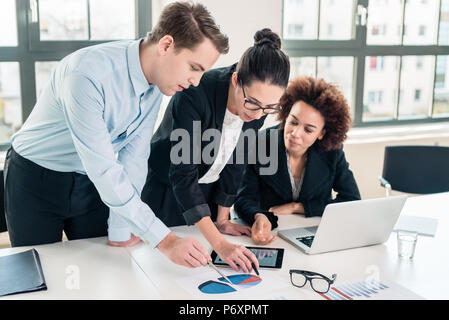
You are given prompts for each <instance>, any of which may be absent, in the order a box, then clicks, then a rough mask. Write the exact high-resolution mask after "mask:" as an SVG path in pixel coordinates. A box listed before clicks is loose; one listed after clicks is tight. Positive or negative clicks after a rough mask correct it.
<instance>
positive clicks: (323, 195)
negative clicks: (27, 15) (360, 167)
mask: <svg viewBox="0 0 449 320" xmlns="http://www.w3.org/2000/svg"><path fill="white" fill-rule="evenodd" d="M280 105H281V107H282V111H281V112H280V113H279V116H278V120H280V124H279V125H277V126H275V127H272V128H268V129H267V130H265V131H262V132H261V135H265V138H266V139H265V141H266V143H267V144H269V143H270V141H271V140H272V139H270V135H272V134H276V133H277V134H278V139H277V140H274V141H277V142H278V145H277V148H275V149H276V151H277V152H278V154H277V158H278V168H277V171H276V173H275V174H273V175H264V174H261V173H262V172H263V171H261V170H260V169H261V168H262V167H264V165H263V164H261V163H260V161H259V159H258V160H257V161H256V163H255V164H250V165H248V166H247V168H246V170H245V174H244V180H243V183H242V186H241V188H240V190H239V193H238V197H237V201H236V203H235V204H234V208H235V210H236V211H237V213H238V214H239V216H240V217H241V218H242V219H243V220H245V221H246V222H247V223H249V224H250V225H252V230H251V235H252V239H253V241H254V242H255V243H257V244H267V243H270V242H271V241H273V240H274V239H275V236H273V235H271V234H270V231H271V229H274V228H276V227H277V220H278V218H277V215H283V214H293V213H299V214H304V215H305V216H306V217H312V216H321V215H322V214H323V211H324V208H325V207H326V205H328V204H329V203H335V202H343V201H352V200H359V199H360V193H359V189H358V187H357V183H356V181H355V179H354V176H353V174H352V172H351V170H349V164H348V162H347V161H346V158H345V154H344V152H343V141H344V140H345V139H346V137H347V136H346V133H347V132H348V130H349V128H350V126H351V116H350V111H349V106H348V104H347V102H346V99H345V98H344V96H343V94H342V93H341V92H340V91H339V90H338V89H337V88H336V87H335V86H334V85H332V84H329V83H327V82H326V81H324V80H323V79H315V78H312V77H301V78H296V79H294V80H292V81H291V82H290V84H289V86H288V88H287V90H286V92H285V93H284V95H283V96H282V98H281V100H280ZM270 129H271V130H270ZM273 129H278V130H273ZM266 150H271V149H270V148H269V147H267V148H266ZM270 157H271V156H270ZM332 190H334V191H335V192H336V193H337V195H336V197H335V198H332Z"/></svg>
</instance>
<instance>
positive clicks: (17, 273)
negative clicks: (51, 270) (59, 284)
mask: <svg viewBox="0 0 449 320" xmlns="http://www.w3.org/2000/svg"><path fill="white" fill-rule="evenodd" d="M39 290H47V285H46V284H45V278H44V273H43V272H42V266H41V262H40V259H39V254H38V253H37V251H36V250H35V249H31V250H28V251H24V252H20V253H15V254H11V255H7V256H2V257H0V296H6V295H10V294H17V293H25V292H32V291H39Z"/></svg>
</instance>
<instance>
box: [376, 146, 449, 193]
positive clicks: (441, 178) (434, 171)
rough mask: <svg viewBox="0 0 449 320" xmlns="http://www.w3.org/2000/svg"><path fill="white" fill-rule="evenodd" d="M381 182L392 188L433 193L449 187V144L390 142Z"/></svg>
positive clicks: (386, 149) (387, 188)
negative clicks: (429, 144) (391, 143)
mask: <svg viewBox="0 0 449 320" xmlns="http://www.w3.org/2000/svg"><path fill="white" fill-rule="evenodd" d="M379 180H380V183H381V185H382V186H383V187H385V188H386V194H387V196H389V195H390V192H391V190H397V191H401V192H406V193H415V194H429V193H438V192H445V191H449V147H439V146H387V147H385V156H384V167H383V172H382V176H380V177H379Z"/></svg>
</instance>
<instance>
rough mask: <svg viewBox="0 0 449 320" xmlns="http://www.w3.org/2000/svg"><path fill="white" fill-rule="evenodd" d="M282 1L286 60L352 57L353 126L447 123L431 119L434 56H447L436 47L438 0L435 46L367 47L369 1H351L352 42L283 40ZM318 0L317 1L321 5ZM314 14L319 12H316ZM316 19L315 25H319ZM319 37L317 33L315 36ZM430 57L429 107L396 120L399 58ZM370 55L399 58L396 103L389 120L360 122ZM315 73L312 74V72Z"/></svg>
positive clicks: (448, 52)
mask: <svg viewBox="0 0 449 320" xmlns="http://www.w3.org/2000/svg"><path fill="white" fill-rule="evenodd" d="M285 1H286V0H283V2H282V40H283V49H284V50H285V52H286V53H287V54H288V55H289V56H290V58H301V57H315V58H318V57H340V56H346V57H353V58H354V68H353V79H352V84H353V88H352V94H353V96H352V103H353V106H354V115H353V127H371V126H396V125H403V124H404V125H410V124H419V123H434V122H444V121H446V122H447V121H449V116H445V117H438V116H436V117H432V114H433V111H434V100H435V99H434V98H435V97H434V95H435V80H436V67H437V59H438V56H441V55H447V56H449V45H438V43H439V40H440V39H439V36H440V19H441V1H442V0H439V1H440V3H439V13H438V22H437V23H438V25H437V26H438V27H437V42H436V43H437V44H435V45H404V44H401V45H368V44H367V28H368V5H369V0H354V12H353V13H354V16H353V39H352V40H331V41H330V40H318V39H317V40H289V39H284V34H283V33H284V5H285ZM321 1H322V0H320V2H321ZM405 2H406V1H405V0H402V27H401V29H402V31H403V32H402V33H401V43H403V39H404V34H405V32H404V29H405V28H404V20H405V5H406V3H405ZM358 8H361V10H363V8H364V9H365V10H366V21H365V23H362V20H363V17H361V16H360V15H359V14H358V10H359V9H358ZM318 14H320V10H319V9H318ZM319 19H320V17H318V25H319ZM318 37H319V34H318ZM426 55H427V56H433V57H434V58H435V63H434V70H433V74H434V81H433V85H432V88H431V90H432V104H431V106H429V112H428V114H427V115H426V116H425V117H420V118H410V119H403V118H402V119H399V118H398V113H399V91H400V87H401V79H400V77H401V72H402V57H404V56H426ZM370 56H399V58H400V59H399V67H398V74H397V76H398V77H399V79H398V88H397V93H396V104H395V112H394V118H393V119H388V120H386V119H379V120H370V121H363V98H364V84H365V83H364V81H365V64H366V57H370ZM315 72H316V71H315Z"/></svg>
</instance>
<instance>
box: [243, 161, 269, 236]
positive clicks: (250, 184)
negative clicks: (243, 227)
mask: <svg viewBox="0 0 449 320" xmlns="http://www.w3.org/2000/svg"><path fill="white" fill-rule="evenodd" d="M259 179H260V177H259V175H258V173H257V169H256V166H255V165H253V164H249V165H247V166H246V168H245V171H244V174H243V182H242V185H241V187H240V189H239V191H238V194H237V200H236V202H235V203H234V209H235V211H236V212H237V214H238V215H239V217H240V218H241V219H243V220H244V221H245V222H246V223H248V224H249V225H253V224H254V222H255V216H256V214H258V213H261V214H264V215H266V217H267V219H268V220H269V221H270V223H271V227H272V228H273V229H274V228H277V226H278V224H277V221H278V218H277V217H276V216H275V215H274V214H273V213H272V212H269V211H267V210H262V209H261V208H260V193H261V190H260V188H259V183H260V182H259Z"/></svg>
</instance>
